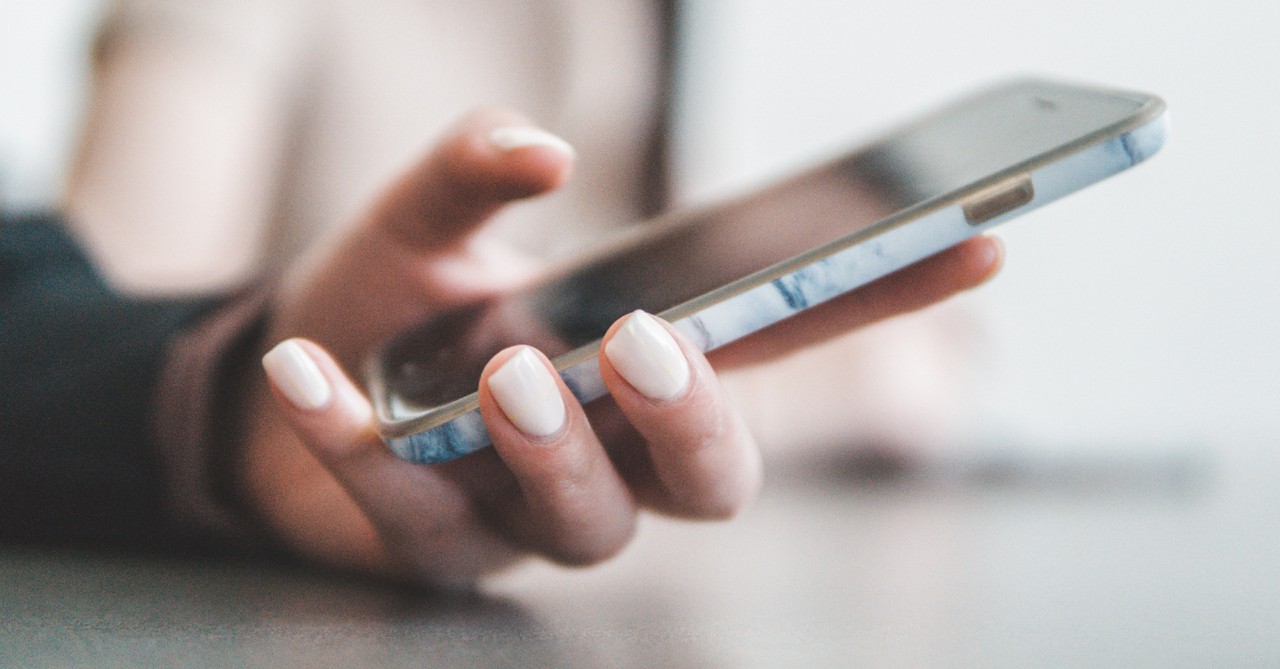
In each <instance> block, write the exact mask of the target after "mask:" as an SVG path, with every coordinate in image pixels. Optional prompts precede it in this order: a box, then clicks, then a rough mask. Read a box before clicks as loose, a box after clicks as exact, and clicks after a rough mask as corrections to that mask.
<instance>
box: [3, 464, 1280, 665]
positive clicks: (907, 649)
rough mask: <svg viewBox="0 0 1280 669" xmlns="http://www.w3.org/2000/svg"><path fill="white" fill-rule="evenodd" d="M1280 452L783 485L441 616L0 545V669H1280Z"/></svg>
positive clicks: (288, 585)
mask: <svg viewBox="0 0 1280 669" xmlns="http://www.w3.org/2000/svg"><path fill="white" fill-rule="evenodd" d="M1277 447H1280V445H1267V444H1255V445H1251V446H1249V447H1246V448H1234V449H1233V448H1215V449H1206V450H1205V451H1204V452H1200V453H1194V454H1193V455H1192V457H1190V458H1186V457H1183V456H1184V455H1185V453H1182V454H1175V456H1171V457H1164V456H1163V455H1155V456H1151V457H1146V458H1129V459H1124V458H1120V459H1109V458H1102V459H1093V460H1091V459H1088V458H1070V457H1069V458H1048V459H1045V458H1032V459H1030V460H1028V459H1026V458H1023V457H1017V458H1014V459H1013V460H1010V461H1007V462H1000V461H995V460H991V459H989V458H987V459H982V460H980V461H972V460H967V461H963V462H959V463H958V464H957V463H952V464H951V465H946V466H942V465H938V466H934V467H931V468H927V469H925V470H924V471H922V472H916V473H914V474H913V475H911V476H908V477H907V478H905V479H901V478H897V477H888V479H889V480H884V479H883V478H875V477H873V478H872V479H869V480H868V479H866V478H864V477H863V476H862V475H861V474H862V472H860V471H858V472H855V471H853V470H847V468H846V467H844V465H842V464H840V463H838V462H835V463H833V462H825V463H817V462H809V463H804V464H794V463H793V464H791V465H789V466H782V467H778V466H775V467H773V468H772V469H771V473H772V478H771V479H770V482H769V484H768V485H767V487H766V490H765V493H764V494H763V496H762V498H761V499H760V500H759V502H758V503H757V504H756V505H755V506H754V507H753V508H752V509H750V510H749V511H748V512H747V513H746V514H744V515H743V516H742V517H741V518H740V519H737V520H735V521H733V522H730V523H724V524H688V523H676V522H671V521H666V520H660V519H650V520H648V521H646V522H645V523H644V524H643V526H642V528H641V532H640V535H639V537H638V539H637V541H636V543H635V545H634V546H632V547H631V548H630V549H628V550H627V551H626V552H624V553H623V554H622V555H621V556H620V557H619V558H618V559H616V560H614V561H613V562H611V563H609V564H607V565H604V566H601V567H597V568H592V569H588V570H565V569H558V568H554V567H551V566H548V565H542V564H532V565H528V566H526V567H522V568H520V569H517V570H515V571H514V572H512V573H510V574H507V575H504V576H501V577H499V578H497V579H495V580H493V581H491V582H489V583H487V584H486V585H485V586H484V588H483V589H482V591H481V592H479V593H475V594H470V595H453V596H443V595H439V594H430V593H422V592H413V591H405V590H401V589H396V588H392V587H388V586H385V585H381V584H377V583H369V582H362V581H358V580H348V579H343V578H338V577H334V576H333V575H327V574H321V573H314V572H309V571H305V570H297V569H290V568H286V567H281V566H272V565H262V564H245V563H228V562H218V561H206V560H177V559H156V558H149V557H143V556H129V555H103V554H93V553H79V552H67V551H51V550H36V549H22V548H13V547H10V548H3V549H0V667H43V666H57V667H61V666H121V667H134V666H300V667H313V666H461V667H506V666H510V667H594V666H606V667H607V666H616V667H792V666H794V667H827V666H830V667H836V666H840V667H844V666H873V667H874V666H883V667H912V666H920V667H948V666H962V667H968V666H981V667H999V666H1008V667H1027V666H1035V667H1053V666H1062V667H1100V666H1109V667H1254V666H1256V667H1277V666H1280V448H1277Z"/></svg>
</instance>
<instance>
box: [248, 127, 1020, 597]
mask: <svg viewBox="0 0 1280 669" xmlns="http://www.w3.org/2000/svg"><path fill="white" fill-rule="evenodd" d="M513 125H515V126H527V125H529V122H528V121H527V120H525V119H523V118H521V117H519V116H517V115H514V114H511V113H508V112H499V111H482V112H477V113H475V114H473V115H472V116H470V117H468V118H467V119H465V120H464V121H462V122H461V123H460V124H459V125H458V126H457V127H456V128H455V129H454V130H453V131H452V132H451V133H449V134H448V135H447V136H446V137H445V138H444V139H443V140H442V141H441V142H440V144H439V145H438V146H437V148H436V149H435V150H434V151H432V152H431V153H430V154H429V155H428V156H427V157H426V158H425V159H424V160H423V161H422V162H421V163H420V164H418V165H417V166H416V167H414V168H413V169H411V170H410V171H409V172H408V173H407V174H406V175H405V176H404V177H402V179H401V180H400V181H399V182H397V183H396V184H394V185H393V186H392V187H391V188H390V189H388V190H387V191H386V192H385V193H384V195H383V196H382V197H381V198H380V199H379V200H378V201H377V202H376V203H375V205H374V206H373V208H372V209H371V210H370V213H369V214H368V215H367V216H366V217H365V218H364V219H363V220H362V221H361V222H360V223H359V224H358V225H356V226H355V227H353V228H352V229H351V230H350V231H349V233H348V234H346V235H345V236H344V237H342V238H341V239H339V240H337V241H336V243H335V244H333V245H331V246H330V247H328V248H327V250H323V251H320V252H318V253H317V254H315V255H313V256H312V257H311V258H309V259H308V260H307V261H306V262H303V263H301V264H300V265H299V266H298V267H297V268H296V269H295V271H294V272H292V273H291V274H290V275H289V276H287V277H286V278H285V281H284V284H283V288H282V290H281V291H280V293H279V296H278V300H277V302H276V304H275V308H274V309H273V316H272V320H271V323H270V325H269V328H268V335H267V337H266V344H267V345H268V346H270V345H274V344H275V343H276V342H279V341H281V340H284V339H286V338H299V339H300V344H301V345H302V346H303V347H304V349H305V350H306V352H307V353H308V354H309V356H310V357H311V358H312V359H313V360H314V361H315V362H316V363H317V365H318V367H319V369H320V370H321V373H322V374H323V376H324V378H325V379H326V380H327V382H328V383H329V384H330V385H331V386H332V388H333V395H332V397H331V399H330V400H329V401H328V402H327V403H326V404H324V405H323V406H321V407H320V408H318V409H302V408H299V407H297V406H295V405H293V404H291V403H290V402H289V401H288V400H287V399H286V398H285V395H284V394H282V393H281V392H280V391H279V390H277V389H275V388H274V387H272V386H271V384H270V383H269V382H268V381H267V380H266V379H265V377H263V376H262V375H261V374H255V375H252V378H254V379H255V381H254V387H253V388H252V389H251V391H250V392H248V393H246V394H245V395H244V396H243V405H242V407H241V408H242V415H243V420H244V421H245V427H246V430H245V433H246V434H247V437H246V438H245V440H244V441H243V443H241V444H239V448H240V452H241V453H242V455H243V457H242V458H240V459H239V460H238V462H239V463H240V466H239V469H238V471H237V472H236V480H237V481H238V483H239V486H240V489H241V493H242V496H243V498H244V499H245V500H247V501H248V503H249V504H250V505H251V507H252V508H253V509H254V510H255V511H256V512H257V514H258V516H259V517H260V518H261V519H262V520H263V521H264V522H265V524H266V526H267V528H268V529H269V531H270V532H272V533H273V534H274V536H275V537H276V538H277V539H278V540H279V541H280V542H282V543H283V544H284V545H286V546H287V547H289V548H291V549H292V550H294V551H296V552H297V553H298V554H300V555H302V556H304V557H306V558H308V559H311V560H314V561H316V562H319V563H322V564H325V565H330V566H336V567H339V568H344V569H353V570H358V571H362V572H367V573H372V574H376V575H379V576H383V577H387V578H391V579H395V580H401V581H406V582H413V583H419V584H458V583H469V582H472V581H474V580H475V579H477V578H480V577H482V576H484V575H486V574H489V573H493V572H495V571H497V570H500V569H502V568H504V567H506V566H508V565H510V564H511V563H513V562H514V561H516V560H519V559H521V558H523V557H526V556H530V555H538V556H542V557H545V558H548V559H551V560H554V561H556V562H560V563H563V564H568V565H587V564H593V563H596V562H600V561H602V560H605V559H607V558H609V557H610V556H612V555H614V554H616V553H617V552H618V551H619V550H621V549H622V548H623V547H624V546H626V545H627V543H628V541H629V540H630V539H631V537H632V536H633V533H634V531H635V526H636V520H637V517H638V514H640V513H642V512H644V511H654V512H658V513H663V514H668V515H673V516H678V517H683V518H690V519H722V518H728V517H731V516H733V515H734V514H736V513H738V512H740V511H741V510H742V509H743V508H744V507H746V506H747V505H748V504H749V503H750V501H751V500H752V499H753V498H754V496H755V494H756V492H757V490H758V489H759V485H760V480H761V464H760V454H759V450H758V448H757V446H756V443H755V442H754V440H753V439H752V437H751V434H750V432H749V431H748V430H747V428H746V426H745V424H744V422H743V420H742V417H741V416H740V415H739V414H738V413H737V411H736V410H735V409H734V407H733V405H732V403H731V402H730V401H729V399H728V398H727V396H726V395H725V393H724V391H723V390H722V389H721V387H720V385H719V383H718V381H717V378H716V372H715V369H716V368H725V367H731V366H738V365H746V364H750V363H752V362H755V361H759V360H763V359H767V358H770V357H773V356H777V355H780V354H783V353H786V352H788V351H793V350H796V349H797V348H799V347H803V346H807V345H811V344H814V343H817V342H820V341H823V340H826V339H828V338H830V337H833V336H835V335H838V334H840V333H844V332H847V331H848V330H850V329H853V328H857V327H859V326H862V325H865V324H867V323H870V322H873V321H876V320H879V319H882V318H886V317H889V316H892V315H895V314H899V313H903V312H906V311H911V310H914V309H918V308H921V307H924V306H927V305H929V304H933V303H935V302H938V301H940V300H943V299H945V298H947V297H949V296H951V295H953V294H955V293H957V292H960V291H963V290H966V289H969V288H972V287H974V286H977V285H978V284H980V283H982V282H984V281H985V280H986V279H988V278H989V277H990V276H991V275H992V274H994V273H995V271H996V270H997V269H998V267H999V264H1000V260H1001V248H1000V245H999V244H998V243H997V242H996V241H994V240H992V239H987V238H977V239H974V240H971V241H968V242H966V243H964V244H961V245H960V246H957V247H955V248H953V249H950V250H948V251H945V252H943V253H941V254H939V255H937V256H934V257H933V258H930V259H928V260H925V261H923V262H921V263H919V264H917V265H915V266H912V267H910V268H907V269H904V270H902V271H900V272H898V273H896V274H894V275H892V276H890V277H886V278H885V279H882V280H880V281H878V282H876V283H874V284H872V285H870V286H867V287H866V288H864V289H862V290H859V291H857V292H855V293H852V294H850V295H848V296H845V297H844V298H841V299H838V300H835V301H833V302H831V303H828V304H826V305H824V306H822V307H820V308H817V309H814V310H811V311H810V312H807V313H806V314H803V315H801V316H800V317H797V318H795V319H792V320H790V321H788V322H786V323H784V324H782V325H780V326H777V327H774V328H771V329H769V330H766V331H765V332H763V333H760V334H758V335H755V336H752V337H749V338H747V339H745V340H743V341H741V342H739V343H737V344H734V345H732V346H730V347H727V348H725V349H722V350H720V351H717V352H716V353H715V354H714V355H713V356H712V358H711V359H710V360H708V359H707V358H706V357H704V356H703V355H702V354H701V353H699V352H698V351H697V350H696V349H694V348H693V347H692V346H691V345H690V344H689V343H688V342H687V341H685V340H684V339H683V338H682V337H681V336H680V335H679V334H678V333H676V332H675V331H674V330H672V329H671V328H670V326H669V325H668V324H665V323H663V326H664V327H666V328H667V329H668V331H669V332H671V333H672V334H673V336H674V337H675V339H676V341H677V343H678V344H679V346H680V348H681V350H682V351H683V354H684V357H685V358H686V360H687V361H688V363H689V366H690V369H691V372H692V374H691V379H690V382H689V385H688V386H687V388H686V389H685V391H684V392H683V394H680V395H678V396H677V397H675V398H673V399H670V400H654V399H650V398H648V397H645V396H644V395H642V394H640V393H639V392H638V391H637V390H636V389H635V388H633V387H632V386H631V385H630V384H628V383H627V382H626V381H625V380H624V379H623V378H622V377H621V375H619V374H618V372H617V371H616V370H615V369H614V368H613V366H612V365H611V364H610V362H609V360H608V359H607V357H604V356H602V357H601V373H602V376H603V378H604V381H605V383H606V385H607V386H608V388H609V390H610V393H611V396H612V400H611V401H602V402H597V403H595V404H593V405H592V406H590V407H588V408H586V409H584V408H583V407H582V406H581V405H580V404H579V403H578V402H577V401H576V400H575V399H574V398H573V396H572V395H571V394H570V393H569V391H568V389H567V388H565V387H564V384H563V383H559V386H558V387H559V390H560V395H561V397H562V399H563V401H564V403H565V406H566V409H567V418H566V421H565V424H564V425H563V426H562V428H561V429H560V430H559V431H558V432H556V433H554V434H552V435H550V436H547V437H534V436H530V435H527V434H524V433H522V432H521V431H520V430H519V429H518V428H517V427H516V426H515V425H514V424H513V423H512V422H511V421H510V420H508V419H507V417H506V415H505V414H504V413H503V412H502V410H501V408H500V407H499V406H498V404H497V401H496V400H495V399H494V397H493V395H492V393H491V392H490V391H489V389H488V386H487V381H488V378H489V377H490V375H491V374H492V373H493V372H494V371H495V370H496V369H498V367H499V366H501V364H502V363H503V362H505V361H506V360H507V359H508V358H509V357H510V356H511V355H513V354H514V352H515V350H514V349H508V350H506V351H503V352H502V353H499V354H498V355H497V356H495V357H494V358H493V360H492V361H491V362H490V364H489V365H488V367H487V368H486V369H485V372H484V375H483V376H482V379H481V384H480V403H481V411H482V413H483V416H484V418H485V423H486V426H487V427H488V430H489V433H490V435H491V437H492V439H493V442H494V448H492V449H484V450H482V451H480V452H478V453H474V454H472V455H469V456H467V457H464V458H461V459H459V460H456V461H453V462H449V463H445V464H442V465H433V466H424V465H417V464H411V463H407V462H404V461H402V460H400V459H398V458H397V457H396V456H394V455H393V454H392V453H391V452H390V451H389V450H388V449H387V448H386V446H385V445H384V444H383V443H382V442H381V441H380V439H379V438H378V437H377V435H376V434H375V432H374V429H373V413H372V409H371V407H370V405H369V401H368V399H367V398H366V396H365V395H364V394H363V392H362V391H361V390H360V389H359V388H358V387H357V386H356V385H355V384H354V383H353V382H352V381H351V377H350V375H349V373H348V372H349V371H350V370H358V369H359V365H360V362H361V360H362V359H363V357H364V356H365V355H366V354H367V353H368V352H369V351H370V350H371V349H372V348H373V347H374V346H376V345H377V344H378V342H380V341H382V340H383V339H385V338H386V337H388V336H390V335H392V334H394V333H396V332H398V331H400V330H401V329H403V328H405V327H407V326H409V325H410V324H413V323H415V322H418V321H419V320H421V319H422V318H424V317H426V316H428V315H430V314H431V313H433V312H434V311H437V310H440V309H445V308H448V307H449V306H451V305H457V304H460V303H463V302H466V301H470V300H472V299H475V298H476V297H479V296H483V295H491V294H495V293H500V292H502V291H508V290H513V289H516V288H518V287H520V286H522V285H525V284H526V283H527V282H529V281H532V280H534V279H535V278H536V277H537V276H538V267H537V265H536V263H533V262H531V261H530V260H528V259H526V258H522V257H519V256H516V255H514V254H512V253H511V252H510V251H509V250H507V249H505V248H503V247H502V246H501V245H500V244H499V243H497V242H496V241H494V240H493V239H492V238H491V237H490V236H489V235H487V234H486V232H485V228H484V224H485V222H486V221H488V220H489V219H490V218H491V217H492V216H493V215H494V214H495V213H496V212H497V211H498V210H499V209H501V208H502V207H503V206H505V205H507V204H508V203H510V202H514V201H517V200H520V199H523V198H528V197H533V196H536V195H539V194H543V193H547V192H550V191H553V190H555V189H556V188H558V187H559V186H560V185H562V184H563V183H564V182H565V181H566V180H567V179H568V177H569V173H570V171H571V168H572V157H571V156H569V155H568V154H565V153H562V152H558V151H555V150H553V149H550V148H547V147H542V146H533V147H524V148H518V149H514V150H509V151H503V150H501V149H498V148H496V147H494V146H493V145H491V144H490V143H489V142H488V140H487V137H488V136H489V132H490V131H491V130H492V129H493V128H496V127H500V126H513ZM618 327H619V325H618V324H615V325H614V327H613V328H612V329H611V330H610V331H609V334H608V335H606V341H608V339H609V338H611V337H612V336H613V335H614V333H615V332H616V331H617V328H618ZM539 359H540V360H541V361H542V363H543V364H545V365H547V366H548V368H550V363H549V362H548V361H547V360H546V358H545V357H544V356H541V354H539ZM557 381H558V378H557Z"/></svg>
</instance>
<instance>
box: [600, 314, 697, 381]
mask: <svg viewBox="0 0 1280 669" xmlns="http://www.w3.org/2000/svg"><path fill="white" fill-rule="evenodd" d="M604 354H605V355H607V356H609V362H611V363H613V367H614V369H617V370H618V373H619V374H621V375H622V378H624V379H626V380H627V383H630V384H631V385H632V386H635V389H636V390H639V391H640V392H641V393H642V394H644V395H645V396H646V397H650V398H653V399H658V400H669V399H675V398H676V397H679V396H680V394H681V393H683V392H684V389H685V388H686V387H688V385H689V362H688V361H687V360H685V357H684V353H683V352H682V351H681V350H680V347H679V346H678V345H677V344H676V341H675V340H674V339H672V338H671V334H670V333H668V332H667V330H666V328H664V327H662V324H660V323H658V321H657V320H655V319H654V318H653V317H652V316H650V315H649V314H646V313H644V312H643V311H636V312H634V313H632V314H631V315H630V316H628V317H627V322H626V323H623V324H622V327H621V328H619V329H618V331H617V332H615V333H614V335H613V338H612V339H610V340H609V343H608V344H607V345H605V347H604Z"/></svg>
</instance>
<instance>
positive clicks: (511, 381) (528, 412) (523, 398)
mask: <svg viewBox="0 0 1280 669" xmlns="http://www.w3.org/2000/svg"><path fill="white" fill-rule="evenodd" d="M489 390H491V391H493V398H494V399H496V400H498V406H500V407H502V412H503V413H505V414H507V418H508V419H510V420H511V422H512V423H514V424H515V426H516V427H517V428H520V431H521V432H525V433H527V434H531V435H533V436H535V437H549V436H551V435H553V434H555V433H556V432H559V431H560V426H562V425H564V416H565V409H564V398H562V397H561V396H560V387H559V386H557V385H556V382H555V379H553V378H551V372H549V371H548V370H547V367H546V365H543V364H542V360H540V359H539V358H538V356H536V355H534V354H533V351H531V350H529V349H528V348H522V349H520V351H519V352H518V353H516V354H515V355H513V356H511V358H510V359H509V360H507V361H506V362H504V363H502V366H501V367H499V368H498V371H496V372H494V373H493V374H490V375H489Z"/></svg>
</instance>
